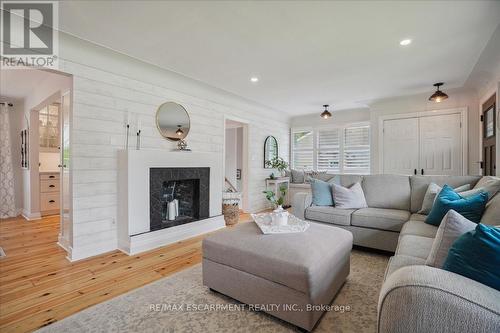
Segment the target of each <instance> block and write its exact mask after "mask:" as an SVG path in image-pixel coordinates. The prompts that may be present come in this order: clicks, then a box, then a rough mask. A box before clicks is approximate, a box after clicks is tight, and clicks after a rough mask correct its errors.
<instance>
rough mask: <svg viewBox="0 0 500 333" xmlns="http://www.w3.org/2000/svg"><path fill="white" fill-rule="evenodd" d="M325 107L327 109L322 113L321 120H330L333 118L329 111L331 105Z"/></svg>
mask: <svg viewBox="0 0 500 333" xmlns="http://www.w3.org/2000/svg"><path fill="white" fill-rule="evenodd" d="M323 107H324V108H325V111H323V112H322V113H321V118H323V119H328V118H331V117H332V114H331V113H330V111H328V107H329V105H328V104H325V105H323Z"/></svg>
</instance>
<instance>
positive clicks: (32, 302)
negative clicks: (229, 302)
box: [0, 214, 250, 332]
mask: <svg viewBox="0 0 500 333" xmlns="http://www.w3.org/2000/svg"><path fill="white" fill-rule="evenodd" d="M249 220H250V216H249V215H248V214H242V215H241V216H240V223H241V222H245V221H249ZM58 232H59V216H52V217H46V218H43V219H41V220H36V221H26V220H25V219H24V218H22V217H18V218H13V219H8V220H1V221H0V246H1V247H2V248H3V250H4V251H5V253H6V255H7V256H6V257H3V258H0V332H31V331H33V330H36V329H38V328H40V327H42V326H45V325H48V324H50V323H53V322H55V321H57V320H61V319H62V318H64V317H67V316H69V315H71V314H73V313H75V312H78V311H81V310H83V309H85V308H87V307H89V306H92V305H95V304H97V303H100V302H103V301H106V300H108V299H110V298H113V297H116V296H118V295H120V294H123V293H125V292H127V291H130V290H132V289H135V288H138V287H141V286H143V285H145V284H148V283H150V282H153V281H155V280H158V279H161V278H162V277H165V276H168V275H170V274H173V273H175V272H177V271H180V270H182V269H185V268H187V267H190V266H193V265H196V264H198V263H200V262H201V241H202V239H203V237H204V236H203V235H202V236H199V237H195V238H191V239H188V240H185V241H181V242H177V243H175V244H171V245H168V246H164V247H161V248H158V249H155V250H152V251H149V252H144V253H141V254H139V255H135V256H128V255H126V254H124V253H122V252H120V251H113V252H109V253H106V254H103V255H100V256H96V257H93V258H90V259H85V260H81V261H77V262H74V263H71V262H69V261H68V260H67V259H66V252H65V251H64V250H63V249H62V248H60V247H59V246H58V245H57V244H56V242H57V236H58Z"/></svg>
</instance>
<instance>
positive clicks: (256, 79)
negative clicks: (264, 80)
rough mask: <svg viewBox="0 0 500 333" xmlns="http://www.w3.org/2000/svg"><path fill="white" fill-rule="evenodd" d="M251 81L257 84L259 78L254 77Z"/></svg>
mask: <svg viewBox="0 0 500 333" xmlns="http://www.w3.org/2000/svg"><path fill="white" fill-rule="evenodd" d="M250 81H252V82H253V83H255V82H259V78H258V77H256V76H252V77H251V78H250Z"/></svg>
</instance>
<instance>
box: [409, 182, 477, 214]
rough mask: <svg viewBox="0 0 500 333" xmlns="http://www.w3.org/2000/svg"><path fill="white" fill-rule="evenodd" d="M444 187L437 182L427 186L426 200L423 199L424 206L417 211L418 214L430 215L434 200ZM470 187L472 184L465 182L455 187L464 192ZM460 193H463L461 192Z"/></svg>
mask: <svg viewBox="0 0 500 333" xmlns="http://www.w3.org/2000/svg"><path fill="white" fill-rule="evenodd" d="M442 189H443V188H442V187H441V186H439V185H437V184H436V183H430V184H429V187H427V191H426V192H425V195H424V201H422V208H421V209H420V210H419V211H418V212H417V214H424V215H428V214H429V212H430V211H431V209H432V206H433V205H434V201H435V200H436V197H437V196H438V194H439V192H441V190H442ZM469 189H470V184H465V185H462V186H459V187H456V188H454V190H455V192H463V191H467V190H469ZM459 194H460V195H461V194H462V193H459Z"/></svg>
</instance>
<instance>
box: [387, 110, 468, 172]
mask: <svg viewBox="0 0 500 333" xmlns="http://www.w3.org/2000/svg"><path fill="white" fill-rule="evenodd" d="M457 113H458V114H460V124H461V128H462V132H461V136H462V175H467V174H468V117H467V114H468V108H467V107H466V106H464V107H460V108H453V109H442V110H431V111H418V112H408V113H398V114H391V115H383V116H380V117H379V118H378V165H379V173H383V172H384V121H386V120H394V119H404V118H422V117H429V116H438V115H439V116H440V115H447V114H457Z"/></svg>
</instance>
